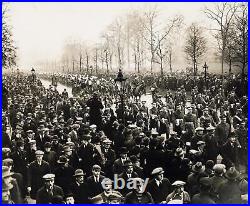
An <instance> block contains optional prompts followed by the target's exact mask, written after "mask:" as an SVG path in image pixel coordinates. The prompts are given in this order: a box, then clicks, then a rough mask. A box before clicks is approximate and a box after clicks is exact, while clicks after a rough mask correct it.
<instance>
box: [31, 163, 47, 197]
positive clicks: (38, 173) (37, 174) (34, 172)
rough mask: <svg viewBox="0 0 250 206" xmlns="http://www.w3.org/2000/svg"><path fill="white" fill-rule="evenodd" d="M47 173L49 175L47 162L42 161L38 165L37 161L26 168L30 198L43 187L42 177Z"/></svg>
mask: <svg viewBox="0 0 250 206" xmlns="http://www.w3.org/2000/svg"><path fill="white" fill-rule="evenodd" d="M48 173H50V166H49V163H48V162H45V161H42V164H41V165H38V163H37V161H34V162H32V163H30V166H29V168H28V186H30V187H31V192H30V197H31V198H35V196H36V192H37V190H38V189H40V188H41V187H42V186H43V179H42V177H43V176H44V175H46V174H48Z"/></svg>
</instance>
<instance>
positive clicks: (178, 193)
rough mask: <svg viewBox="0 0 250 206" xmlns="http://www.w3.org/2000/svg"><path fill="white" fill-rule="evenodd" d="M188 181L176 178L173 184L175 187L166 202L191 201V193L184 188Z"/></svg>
mask: <svg viewBox="0 0 250 206" xmlns="http://www.w3.org/2000/svg"><path fill="white" fill-rule="evenodd" d="M185 184H186V182H183V181H180V180H176V181H175V182H174V183H173V184H172V186H173V188H174V190H173V192H171V193H170V194H169V195H168V196H167V198H166V203H168V204H174V203H175V204H183V203H184V204H187V203H190V196H189V194H188V193H187V192H186V191H185V190H184V185H185ZM163 203H165V202H164V201H163Z"/></svg>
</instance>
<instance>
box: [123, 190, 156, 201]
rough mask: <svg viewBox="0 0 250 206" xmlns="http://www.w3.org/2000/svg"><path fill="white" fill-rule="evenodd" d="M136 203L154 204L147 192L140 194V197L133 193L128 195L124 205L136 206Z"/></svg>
mask: <svg viewBox="0 0 250 206" xmlns="http://www.w3.org/2000/svg"><path fill="white" fill-rule="evenodd" d="M136 203H141V204H143V203H145V204H146V203H154V201H153V198H152V196H151V195H150V193H148V192H144V193H142V194H141V197H139V196H137V195H136V193H135V192H134V191H132V192H130V193H128V194H127V195H126V196H125V204H136Z"/></svg>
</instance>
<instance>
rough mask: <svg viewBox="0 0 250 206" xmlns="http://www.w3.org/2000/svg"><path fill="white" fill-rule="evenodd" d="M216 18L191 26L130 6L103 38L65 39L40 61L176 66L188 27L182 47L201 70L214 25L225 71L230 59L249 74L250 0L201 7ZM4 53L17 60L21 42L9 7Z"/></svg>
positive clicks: (73, 65)
mask: <svg viewBox="0 0 250 206" xmlns="http://www.w3.org/2000/svg"><path fill="white" fill-rule="evenodd" d="M202 12H203V13H204V14H205V15H206V16H207V18H208V20H210V22H213V27H212V28H204V27H202V26H200V25H199V24H197V23H192V24H191V25H190V26H188V27H186V25H185V24H184V18H183V16H181V15H176V16H173V17H169V18H167V19H162V18H161V13H160V11H159V10H158V8H157V6H154V7H152V6H150V7H148V8H147V9H145V10H131V11H129V12H128V13H127V14H126V15H124V16H121V17H118V18H116V19H115V20H114V21H113V22H112V23H111V24H110V25H109V26H108V27H107V28H106V29H105V30H104V31H103V32H102V34H101V36H100V40H99V42H98V43H95V44H90V43H89V42H83V41H79V40H78V41H77V40H74V39H71V40H68V41H67V42H65V45H64V49H63V54H62V56H61V58H60V60H57V61H47V62H40V66H39V67H40V68H41V69H46V68H47V70H49V71H52V70H57V71H58V70H59V71H63V72H80V73H81V72H88V73H92V74H93V73H99V72H106V73H110V72H111V71H114V70H115V71H117V70H118V69H123V68H124V69H126V68H134V72H137V73H140V72H145V71H146V70H149V71H150V72H153V70H155V68H159V69H160V72H161V74H163V73H164V71H166V70H168V71H170V72H172V71H173V63H174V60H175V57H176V54H175V51H176V49H178V48H177V46H178V42H179V40H180V39H179V38H180V33H181V32H182V31H183V29H184V30H185V43H184V46H183V48H182V50H183V51H184V52H185V55H186V59H187V62H188V63H189V64H190V65H192V69H193V73H194V74H197V72H198V69H197V68H198V65H199V64H201V61H202V60H203V59H202V58H203V57H204V55H205V54H206V52H207V50H208V44H207V41H208V38H205V32H206V34H208V30H210V31H211V33H212V35H213V37H214V39H215V40H216V41H217V55H218V57H219V58H220V60H221V73H222V74H224V72H225V71H224V70H225V69H224V68H225V63H226V64H228V65H229V72H232V68H233V66H238V67H240V68H241V70H242V74H243V75H244V73H245V69H246V68H247V65H248V54H247V50H248V7H247V3H215V4H214V7H213V8H212V7H211V8H210V7H209V8H208V7H207V8H204V10H203V11H202ZM2 17H3V30H2V56H3V63H2V65H3V67H4V68H10V67H13V66H15V64H16V58H17V55H16V47H15V45H14V42H13V36H12V33H11V27H10V26H9V24H8V17H7V9H6V7H5V8H4V9H3V10H2Z"/></svg>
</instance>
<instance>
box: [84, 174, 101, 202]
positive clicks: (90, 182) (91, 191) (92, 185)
mask: <svg viewBox="0 0 250 206" xmlns="http://www.w3.org/2000/svg"><path fill="white" fill-rule="evenodd" d="M104 178H105V177H104V176H102V175H100V177H99V182H95V180H94V176H90V177H88V178H87V180H86V183H87V188H88V197H89V198H92V197H94V196H96V195H98V194H100V193H102V192H103V187H102V184H101V182H102V180H103V179H104Z"/></svg>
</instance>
